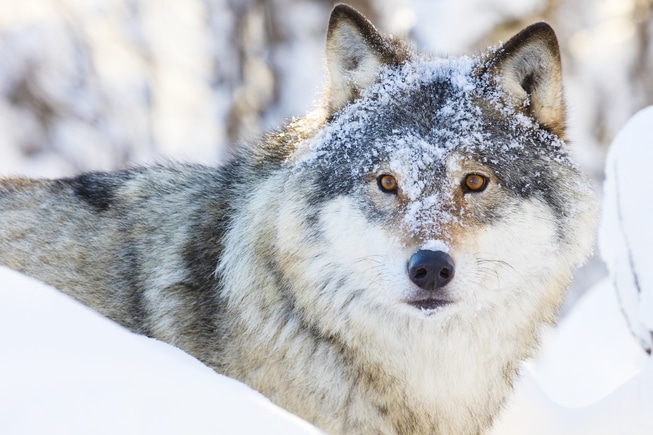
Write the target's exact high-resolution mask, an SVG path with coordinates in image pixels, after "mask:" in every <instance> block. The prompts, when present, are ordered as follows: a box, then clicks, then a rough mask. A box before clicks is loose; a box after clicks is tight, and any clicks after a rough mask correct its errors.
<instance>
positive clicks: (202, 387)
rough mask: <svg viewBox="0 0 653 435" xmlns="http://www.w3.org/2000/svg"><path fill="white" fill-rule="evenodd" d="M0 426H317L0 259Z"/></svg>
mask: <svg viewBox="0 0 653 435" xmlns="http://www.w3.org/2000/svg"><path fill="white" fill-rule="evenodd" d="M0 433H2V434H4V435H9V434H80V435H81V434H84V435H85V434H89V433H93V434H157V435H163V434H209V433H210V434H235V433H250V434H253V433H265V434H279V435H285V434H297V435H300V434H318V433H320V432H319V431H318V430H317V429H315V428H313V427H312V426H310V425H309V424H308V423H306V422H304V421H303V420H300V419H299V418H298V417H295V416H293V415H291V414H289V413H288V412H286V411H284V410H282V409H280V408H278V407H277V406H275V405H273V404H272V403H271V402H270V401H269V400H267V399H266V398H264V397H263V396H261V395H260V394H259V393H257V392H255V391H253V390H251V389H250V388H249V387H247V386H245V385H243V384H241V383H239V382H237V381H234V380H232V379H229V378H226V377H224V376H220V375H218V374H216V373H215V372H213V371H212V370H211V369H209V368H208V367H206V366H204V365H203V364H201V363H200V362H199V361H197V360H196V359H194V358H192V357H191V356H189V355H187V354H186V353H184V352H182V351H181V350H179V349H176V348H174V347H172V346H169V345H167V344H165V343H162V342H160V341H157V340H153V339H149V338H146V337H143V336H138V335H135V334H132V333H130V332H129V331H127V330H126V329H124V328H122V327H120V326H118V325H117V324H115V323H113V322H112V321H110V320H108V319H105V318H103V317H101V316H100V315H99V314H97V313H95V312H94V311H92V310H90V309H89V308H87V307H85V306H83V305H81V304H79V303H77V302H76V301H74V300H72V299H71V298H69V297H67V296H65V295H64V294H62V293H60V292H58V291H56V290H55V289H53V288H51V287H48V286H46V285H45V284H42V283H40V282H38V281H36V280H33V279H31V278H28V277H25V276H23V275H21V274H19V273H17V272H14V271H11V270H9V269H6V268H4V267H0Z"/></svg>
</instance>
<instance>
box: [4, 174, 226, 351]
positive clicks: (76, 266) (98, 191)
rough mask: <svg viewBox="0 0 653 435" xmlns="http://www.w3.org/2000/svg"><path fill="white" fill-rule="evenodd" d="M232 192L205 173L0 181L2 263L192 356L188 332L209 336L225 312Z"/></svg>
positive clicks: (10, 179) (90, 175) (213, 176)
mask: <svg viewBox="0 0 653 435" xmlns="http://www.w3.org/2000/svg"><path fill="white" fill-rule="evenodd" d="M225 187H226V186H225V185H224V183H223V182H222V176H221V174H220V171H218V170H215V169H211V168H204V167H197V166H180V167H173V168H162V167H158V168H150V169H134V170H128V171H122V172H118V173H114V174H103V173H91V174H85V175H82V176H79V177H76V178H69V179H63V180H27V179H22V178H9V179H3V180H0V263H2V264H5V265H7V266H9V267H11V268H13V269H16V270H19V271H21V272H23V273H25V274H27V275H30V276H33V277H35V278H38V279H40V280H42V281H44V282H46V283H48V284H50V285H52V286H54V287H56V288H58V289H60V290H62V291H64V292H65V293H68V294H69V295H71V296H73V297H74V298H76V299H78V300H79V301H81V302H82V303H84V304H86V305H89V306H91V307H93V308H95V309H96V310H98V311H99V312H100V313H102V314H104V315H106V316H108V317H110V318H112V319H114V320H116V321H118V322H119V323H121V324H123V325H124V326H126V327H128V328H130V329H132V330H134V331H137V332H141V333H146V334H148V335H151V336H154V337H157V338H160V339H164V340H166V341H172V342H173V343H177V344H178V345H179V346H180V347H182V348H186V350H188V351H190V350H192V349H189V348H188V347H189V346H190V344H188V343H183V342H184V341H185V340H184V339H183V336H184V335H185V334H184V330H187V329H193V328H195V329H194V331H195V334H196V335H197V333H198V332H199V335H200V336H203V335H206V334H209V333H210V332H212V331H210V330H209V329H212V323H215V322H214V321H213V322H212V321H210V320H209V317H211V316H209V313H210V312H212V313H214V314H215V313H216V311H219V306H217V305H219V303H218V302H217V290H218V288H219V282H218V280H217V278H216V276H215V268H216V265H217V261H218V257H219V253H220V249H221V248H220V243H221V242H220V239H221V236H222V233H223V231H224V228H225V225H226V224H227V219H226V212H225V210H226V209H227V208H228V207H227V202H226V200H225V198H226V193H225V191H226V190H227V189H226V188H225ZM191 301H192V302H191ZM189 303H190V306H192V307H194V308H193V309H194V312H193V316H192V317H191V316H190V313H188V314H189V315H188V316H185V315H184V310H183V309H180V307H183V306H189ZM198 312H199V313H201V315H200V316H199V318H198V317H197V314H198ZM213 318H215V316H213ZM205 322H208V323H205ZM199 325H201V326H199ZM197 328H199V329H200V331H198V330H197ZM204 330H206V331H205V332H206V334H204V333H202V331H204ZM174 334H179V337H175V336H174ZM191 347H193V348H195V347H198V345H197V344H194V345H192V346H191Z"/></svg>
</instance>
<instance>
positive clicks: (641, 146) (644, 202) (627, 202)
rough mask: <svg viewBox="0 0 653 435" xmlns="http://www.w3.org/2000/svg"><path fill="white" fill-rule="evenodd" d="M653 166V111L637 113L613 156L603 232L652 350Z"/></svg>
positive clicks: (634, 327) (625, 297)
mask: <svg viewBox="0 0 653 435" xmlns="http://www.w3.org/2000/svg"><path fill="white" fill-rule="evenodd" d="M652 164H653V106H651V107H648V108H647V109H644V110H642V111H640V112H638V113H637V114H636V115H635V116H633V118H632V119H631V120H630V121H629V122H628V124H627V125H626V127H625V128H624V129H623V130H622V131H621V132H620V133H619V134H618V135H617V137H616V138H615V140H614V143H613V144H612V147H611V148H610V151H609V152H608V158H607V163H606V168H605V172H606V174H605V175H606V179H605V184H604V188H605V201H604V208H603V219H602V222H601V228H600V239H599V242H600V243H599V247H600V250H601V257H603V260H604V261H605V263H606V264H607V265H608V270H609V271H610V278H611V280H612V284H613V285H614V287H615V289H616V290H617V294H618V296H619V300H620V303H621V307H622V309H623V311H624V314H625V316H626V319H627V321H628V326H629V327H630V329H631V331H632V332H633V334H634V335H635V337H636V338H637V340H638V341H639V343H640V344H641V345H642V347H643V348H644V349H646V350H647V351H648V352H649V353H650V352H651V350H652V349H653V269H651V264H652V260H653V255H652V254H651V246H653V230H652V229H651V225H652V224H653V194H652V193H651V190H650V189H649V187H650V186H648V185H647V184H646V181H647V178H648V172H649V171H650V170H651V165H652Z"/></svg>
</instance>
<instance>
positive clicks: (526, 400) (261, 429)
mask: <svg viewBox="0 0 653 435" xmlns="http://www.w3.org/2000/svg"><path fill="white" fill-rule="evenodd" d="M652 124H653V107H651V108H649V109H647V110H645V111H643V112H641V113H639V114H638V115H637V116H635V117H634V119H633V120H632V121H631V122H630V123H629V124H628V126H627V127H626V129H625V131H623V132H622V133H621V134H620V135H619V136H618V137H617V139H616V141H615V144H614V145H613V147H612V149H611V152H610V154H609V158H608V163H607V167H608V178H607V181H606V188H605V191H606V199H605V202H604V210H603V219H602V228H601V233H600V235H601V241H600V246H601V253H602V255H603V257H604V259H605V260H606V262H607V264H608V267H609V269H610V277H609V279H607V280H605V281H603V282H602V283H601V284H599V285H598V286H596V287H594V288H593V289H591V290H590V291H588V292H587V293H586V294H585V295H584V297H583V298H582V299H581V301H580V302H579V303H577V304H576V305H575V306H574V308H573V310H572V311H571V312H570V313H569V314H568V315H567V316H566V317H565V318H564V320H563V321H562V322H561V324H560V325H559V328H557V330H555V331H553V330H552V331H550V332H549V334H547V336H546V339H545V341H544V346H543V349H542V352H541V355H540V356H539V357H538V358H537V359H536V360H534V361H530V362H528V363H526V364H525V365H524V367H523V378H522V380H521V381H520V382H519V384H518V385H517V388H516V392H515V395H514V397H513V398H512V399H511V400H510V403H509V404H508V407H507V409H506V412H505V413H504V415H503V416H502V418H501V419H500V421H499V422H498V425H497V427H496V428H495V430H494V431H493V435H512V434H524V433H528V434H530V435H538V434H579V433H592V434H593V435H597V434H599V435H601V434H605V435H608V434H610V435H618V434H619V435H621V434H630V435H638V434H641V435H645V434H646V435H650V434H651V433H653V419H651V418H650V411H651V409H653V359H652V358H651V357H650V356H648V355H647V354H646V353H645V351H644V349H645V348H647V346H650V340H651V338H652V337H653V336H652V335H651V332H650V331H651V330H653V328H652V327H651V326H652V325H653V310H651V307H650V303H651V297H653V281H652V278H653V272H651V270H650V268H648V269H646V268H645V267H644V265H645V264H650V262H651V254H650V250H649V249H647V247H648V246H650V244H648V245H647V244H646V243H644V242H646V241H648V240H650V238H651V237H652V235H653V232H651V231H650V230H649V229H648V225H647V224H648V220H647V219H650V216H651V213H650V210H649V209H648V208H649V207H650V206H651V204H652V201H651V196H652V195H651V194H650V191H648V190H647V189H646V187H647V186H646V185H644V189H637V188H633V186H637V184H638V183H639V182H641V181H642V179H641V178H639V176H640V174H642V173H643V174H646V172H645V171H644V172H642V171H643V170H645V169H647V168H648V167H650V164H651V162H653V139H652V136H651V135H650V125H652ZM616 174H619V176H618V177H617V176H616ZM629 177H630V178H632V180H631V179H629ZM619 180H620V182H617V181H619ZM643 180H645V178H644V179H643ZM625 181H627V182H625ZM642 216H645V218H643V219H642ZM624 222H625V223H626V224H624ZM615 283H616V284H617V287H618V292H617V291H615ZM624 313H625V314H626V316H624ZM631 331H634V332H635V333H636V334H637V335H636V336H635V335H633V334H632V333H631ZM0 392H1V393H0V433H2V434H42V433H48V434H57V433H62V434H64V433H65V434H87V433H106V434H114V433H121V434H131V433H133V434H157V435H158V434H166V433H170V434H173V433H175V434H176V433H194V434H203V433H222V434H224V433H266V434H275V433H278V434H309V433H318V431H317V430H316V429H314V428H312V427H311V426H310V425H308V424H306V423H305V422H303V421H300V420H299V419H298V418H296V417H294V416H291V415H289V414H288V413H286V412H285V411H283V410H280V409H279V408H277V407H276V406H274V405H272V404H271V403H270V402H269V401H268V400H267V399H265V398H263V397H261V396H260V395H259V394H258V393H256V392H254V391H252V390H250V389H249V388H248V387H246V386H244V385H242V384H239V383H237V382H235V381H233V380H230V379H227V378H225V377H222V376H219V375H217V374H215V373H214V372H212V371H211V370H210V369H208V368H207V367H205V366H203V365H202V364H201V363H199V362H198V361H196V360H195V359H194V358H192V357H190V356H188V355H186V354H184V353H183V352H181V351H179V350H177V349H175V348H173V347H171V346H168V345H166V344H164V343H161V342H158V341H156V340H152V339H148V338H145V337H141V336H136V335H134V334H131V333H129V332H128V331H126V330H124V329H123V328H121V327H119V326H118V325H116V324H114V323H112V322H111V321H109V320H106V319H104V318H102V317H101V316H99V315H97V314H96V313H94V312H92V311H91V310H89V309H88V308H86V307H84V306H81V305H79V304H78V303H77V302H75V301H73V300H71V299H70V298H68V297H67V296H64V295H63V294H60V293H58V292H57V291H56V290H54V289H52V288H50V287H47V286H45V285H43V284H41V283H39V282H37V281H34V280H32V279H31V278H27V277H24V276H21V275H20V274H18V273H16V272H14V271H10V270H8V269H5V268H0Z"/></svg>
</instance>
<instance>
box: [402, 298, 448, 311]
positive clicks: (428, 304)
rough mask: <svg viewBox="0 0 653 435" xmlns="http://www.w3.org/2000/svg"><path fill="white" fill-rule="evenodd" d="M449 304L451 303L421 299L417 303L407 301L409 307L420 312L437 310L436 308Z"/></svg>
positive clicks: (441, 300)
mask: <svg viewBox="0 0 653 435" xmlns="http://www.w3.org/2000/svg"><path fill="white" fill-rule="evenodd" d="M450 303H451V301H447V300H444V299H434V298H428V299H421V300H418V301H408V304H409V305H412V306H413V307H415V308H417V309H420V310H437V309H438V308H441V307H444V306H446V305H449V304H450Z"/></svg>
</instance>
